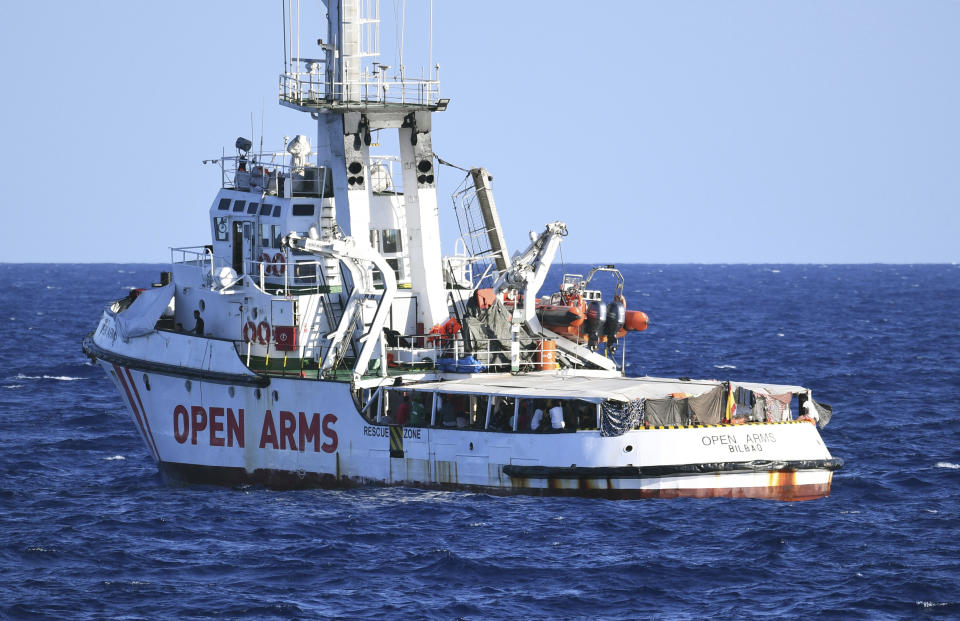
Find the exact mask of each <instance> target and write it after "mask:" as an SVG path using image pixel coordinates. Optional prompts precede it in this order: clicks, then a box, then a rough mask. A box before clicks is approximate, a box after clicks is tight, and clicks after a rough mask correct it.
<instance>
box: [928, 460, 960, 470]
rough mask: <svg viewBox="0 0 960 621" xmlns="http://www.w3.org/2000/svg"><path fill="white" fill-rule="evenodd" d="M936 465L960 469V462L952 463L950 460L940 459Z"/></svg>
mask: <svg viewBox="0 0 960 621" xmlns="http://www.w3.org/2000/svg"><path fill="white" fill-rule="evenodd" d="M934 465H935V466H936V467H937V468H949V469H950V470H960V464H951V463H950V462H949V461H938V462H937V463H936V464H934Z"/></svg>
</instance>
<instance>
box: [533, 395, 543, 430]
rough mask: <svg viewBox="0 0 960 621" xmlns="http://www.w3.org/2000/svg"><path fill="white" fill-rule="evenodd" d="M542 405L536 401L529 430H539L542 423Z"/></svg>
mask: <svg viewBox="0 0 960 621" xmlns="http://www.w3.org/2000/svg"><path fill="white" fill-rule="evenodd" d="M543 415H544V411H543V405H542V404H541V403H540V402H539V401H538V402H537V409H535V410H534V411H533V418H531V419H530V431H540V430H541V429H540V428H541V426H542V425H543Z"/></svg>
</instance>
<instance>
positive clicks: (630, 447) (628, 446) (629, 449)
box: [623, 444, 633, 453]
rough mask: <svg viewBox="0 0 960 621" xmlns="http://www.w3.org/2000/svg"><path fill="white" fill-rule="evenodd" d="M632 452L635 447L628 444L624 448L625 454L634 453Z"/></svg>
mask: <svg viewBox="0 0 960 621" xmlns="http://www.w3.org/2000/svg"><path fill="white" fill-rule="evenodd" d="M632 450H633V445H632V444H628V445H626V446H625V447H623V452H624V453H629V452H630V451H632Z"/></svg>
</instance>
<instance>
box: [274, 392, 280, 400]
mask: <svg viewBox="0 0 960 621" xmlns="http://www.w3.org/2000/svg"><path fill="white" fill-rule="evenodd" d="M273 400H274V401H279V400H280V395H278V394H277V391H276V390H274V391H273Z"/></svg>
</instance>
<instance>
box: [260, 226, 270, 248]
mask: <svg viewBox="0 0 960 621" xmlns="http://www.w3.org/2000/svg"><path fill="white" fill-rule="evenodd" d="M260 245H261V246H262V247H264V248H269V247H270V225H269V224H261V225H260Z"/></svg>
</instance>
